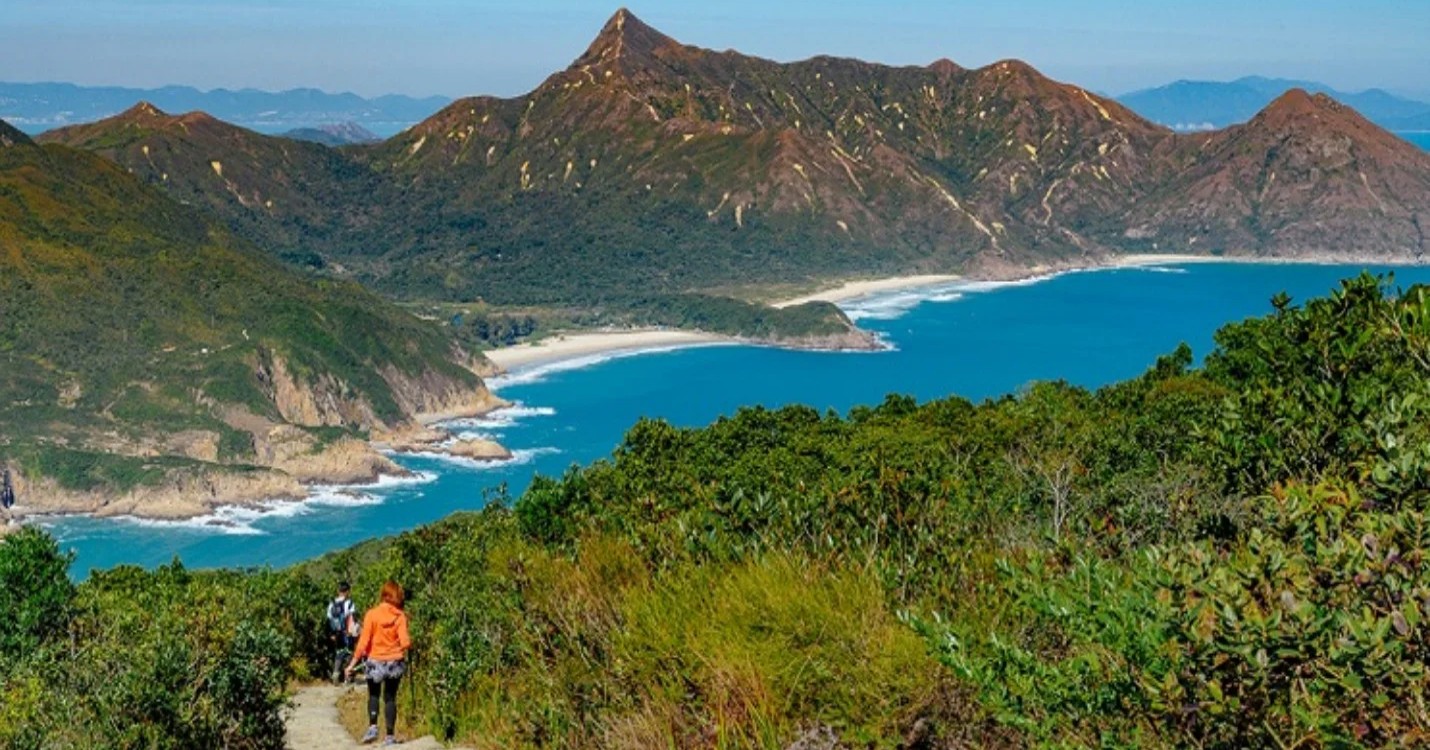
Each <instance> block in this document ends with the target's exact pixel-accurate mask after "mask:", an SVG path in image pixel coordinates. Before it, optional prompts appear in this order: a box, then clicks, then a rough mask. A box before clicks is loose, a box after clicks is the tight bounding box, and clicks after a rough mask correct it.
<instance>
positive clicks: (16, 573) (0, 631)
mask: <svg viewBox="0 0 1430 750" xmlns="http://www.w3.org/2000/svg"><path fill="white" fill-rule="evenodd" d="M73 560H74V556H73V555H72V554H71V555H66V554H62V553H61V552H60V548H59V545H58V544H56V543H55V540H54V539H52V538H50V536H49V535H47V534H45V533H43V532H41V531H37V530H35V529H31V528H24V529H20V530H19V531H17V532H15V533H13V534H11V535H9V536H8V537H6V538H5V539H4V540H3V541H0V612H4V613H5V616H4V617H3V618H0V661H3V663H4V666H0V671H3V670H4V669H5V668H6V667H8V666H9V665H11V664H13V663H14V662H15V661H17V660H20V659H23V658H26V657H27V656H30V655H32V654H33V653H34V652H35V651H36V650H37V649H39V648H40V646H41V645H42V644H44V643H45V642H47V641H49V640H50V639H51V638H53V637H54V636H56V635H58V634H61V633H63V632H65V629H66V628H67V627H68V626H69V618H70V604H71V602H72V600H73V599H74V585H73V584H71V583H70V580H69V566H70V563H71V562H73Z"/></svg>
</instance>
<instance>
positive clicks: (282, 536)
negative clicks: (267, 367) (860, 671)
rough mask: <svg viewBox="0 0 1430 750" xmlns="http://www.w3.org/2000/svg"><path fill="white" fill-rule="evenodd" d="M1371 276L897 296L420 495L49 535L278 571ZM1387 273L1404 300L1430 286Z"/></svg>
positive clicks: (1098, 362) (1213, 273)
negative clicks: (759, 433) (706, 440)
mask: <svg viewBox="0 0 1430 750" xmlns="http://www.w3.org/2000/svg"><path fill="white" fill-rule="evenodd" d="M1361 270H1362V268H1361V267H1360V266H1331V265H1293V264H1266V265H1260V264H1240V263H1207V264H1187V265H1169V266H1158V267H1148V268H1128V269H1117V270H1104V271H1097V272H1083V273H1070V274H1065V275H1061V276H1058V277H1055V278H1051V279H1046V280H1039V281H1035V282H1023V283H1016V284H961V285H950V286H949V287H945V288H942V289H924V290H920V291H919V292H916V293H890V294H886V295H881V296H879V297H875V298H871V299H867V300H859V301H855V302H853V303H850V304H848V305H846V307H847V309H848V310H849V312H850V314H851V316H853V317H855V318H857V319H858V320H859V322H860V324H861V325H863V326H864V327H866V328H869V329H871V330H875V331H877V332H879V333H880V334H881V335H882V336H883V338H884V339H885V340H886V341H887V342H888V343H889V344H890V347H891V348H890V350H888V351H885V352H878V353H818V352H800V351H787V350H780V349H770V348H759V347H746V346H709V347H695V348H686V349H676V350H668V351H662V352H651V353H644V354H641V355H640V356H620V357H614V358H609V359H603V358H600V357H597V358H593V359H591V360H588V361H586V362H584V363H580V362H578V363H574V365H580V366H573V363H567V364H566V365H563V366H560V367H555V368H549V369H548V370H547V371H544V372H543V371H540V370H538V371H533V372H526V373H518V374H517V375H516V376H514V377H509V378H505V379H503V380H499V381H497V383H496V384H495V385H496V387H497V389H498V392H499V393H500V395H502V396H503V397H505V398H507V399H509V400H512V401H514V402H517V403H518V404H519V405H520V406H519V407H518V408H516V409H512V410H508V411H505V412H501V413H498V414H495V415H492V416H491V417H490V418H488V419H484V420H473V421H471V422H468V423H463V424H462V425H460V429H459V431H463V432H470V433H476V434H482V435H487V436H492V437H495V438H497V439H499V440H501V441H502V442H503V443H504V444H506V445H508V446H509V447H511V448H512V449H513V450H514V451H515V453H516V457H515V459H514V460H513V461H512V462H509V463H506V464H500V465H488V466H477V465H474V464H470V463H465V462H459V461H453V460H450V459H441V458H436V457H422V456H408V457H402V458H401V459H400V460H401V462H402V463H403V464H404V465H405V466H407V467H408V468H409V469H412V470H413V471H415V472H418V475H417V476H416V477H414V478H412V479H406V480H396V481H388V482H385V483H383V484H382V485H379V486H378V487H375V488H353V489H344V488H325V489H323V490H322V491H321V492H318V493H317V494H316V495H315V497H314V499H313V500H311V501H309V502H307V503H303V504H275V505H273V506H272V507H270V508H268V509H263V510H252V509H243V510H238V509H234V510H226V511H224V512H222V513H220V514H218V515H217V516H216V517H214V518H211V519H201V520H198V521H194V522H188V523H183V524H173V523H157V522H139V521H133V520H129V519H87V518H72V519H62V520H54V521H50V522H47V523H46V525H47V526H48V527H49V528H50V529H51V530H52V531H53V532H54V533H55V534H56V535H57V536H58V537H59V538H60V540H61V544H62V546H64V547H66V548H71V549H74V550H75V551H76V552H77V554H78V558H77V561H76V564H75V572H76V573H78V574H80V575H83V574H85V573H87V571H89V570H90V569H92V568H108V567H112V566H114V565H118V564H126V563H132V564H138V565H143V566H146V567H148V566H153V565H157V564H162V563H166V562H168V561H169V560H171V559H173V558H174V557H176V556H177V557H178V558H179V559H180V560H182V561H183V563H184V564H185V565H187V566H190V567H215V566H252V565H275V566H279V565H285V564H289V563H293V562H297V561H299V560H304V559H308V558H311V557H314V556H317V555H320V554H322V553H324V552H329V551H332V550H336V549H340V548H343V547H346V546H348V545H351V544H353V543H355V542H358V541H361V540H363V539H368V538H371V537H375V536H383V535H388V534H393V533H397V532H400V531H403V530H405V529H409V528H412V527H415V526H417V525H420V524H423V523H427V522H431V521H434V520H437V519H439V518H442V517H444V516H446V515H448V514H450V513H452V512H455V511H459V510H471V509H478V508H481V507H483V506H484V505H486V504H487V503H488V502H491V501H494V500H498V499H500V498H501V497H503V493H502V490H501V488H502V487H503V485H504V486H505V496H506V497H511V498H514V497H516V496H518V495H519V494H520V492H521V490H522V489H524V488H525V486H526V485H527V484H528V483H529V481H530V479H531V477H532V475H533V473H536V472H539V473H542V474H546V475H555V474H560V473H561V472H562V471H564V470H565V469H566V467H568V466H570V465H571V464H573V463H588V462H590V461H593V460H597V459H599V458H602V457H604V456H607V455H609V454H610V452H611V450H612V449H613V448H614V447H615V446H616V445H617V443H618V442H619V440H620V438H621V435H622V434H623V432H624V431H625V430H626V429H628V428H629V427H630V426H631V425H632V424H633V423H634V422H635V421H636V420H637V419H638V418H640V417H642V416H648V417H656V418H663V419H667V420H669V421H671V422H672V423H675V424H677V425H682V426H695V425H701V424H705V423H708V422H710V421H712V420H714V419H716V418H718V417H720V416H721V415H725V414H730V413H733V412H734V411H735V410H736V409H738V408H740V407H741V406H749V405H763V406H768V407H778V406H782V405H785V404H792V403H800V404H807V405H810V406H812V407H815V408H818V409H821V410H824V409H833V410H836V411H839V412H844V411H846V410H847V409H849V408H850V407H851V406H855V405H858V404H873V403H877V402H878V401H880V400H882V399H883V398H884V396H885V395H886V394H889V393H900V394H908V395H912V396H914V397H916V398H918V399H919V400H928V399H934V398H941V397H945V396H951V395H956V396H961V397H964V398H970V399H975V400H977V399H983V398H990V397H995V396H998V395H1001V394H1004V393H1008V392H1014V391H1016V390H1017V389H1019V388H1020V387H1021V386H1023V385H1025V384H1027V383H1029V382H1031V381H1034V380H1045V379H1063V380H1067V381H1069V382H1072V383H1075V384H1078V385H1083V386H1087V387H1096V386H1099V385H1102V384H1105V383H1108V382H1111V381H1114V380H1118V379H1121V378H1125V377H1129V376H1132V375H1135V374H1137V373H1139V372H1141V371H1142V370H1144V369H1146V368H1147V367H1148V366H1150V365H1151V363H1152V361H1153V360H1154V359H1155V358H1156V357H1157V356H1158V355H1160V354H1164V353H1166V352H1168V351H1171V350H1172V349H1173V348H1175V347H1176V346H1177V344H1178V343H1180V342H1183V341H1185V342H1187V343H1188V344H1190V345H1191V346H1192V347H1193V349H1194V351H1195V352H1196V354H1197V357H1198V359H1200V357H1201V356H1203V355H1204V354H1205V353H1206V352H1207V351H1208V350H1209V349H1210V348H1211V345H1212V334H1213V333H1214V331H1215V330H1216V329H1217V328H1218V327H1219V326H1220V325H1222V324H1224V323H1227V322H1230V321H1233V320H1239V319H1242V318H1245V317H1247V316H1250V315H1259V314H1264V313H1265V312H1267V311H1268V310H1269V309H1270V305H1269V301H1268V300H1269V299H1270V297H1271V296H1272V295H1273V294H1275V293H1277V292H1279V291H1283V290H1284V291H1286V292H1288V293H1289V294H1291V295H1292V297H1293V299H1295V300H1304V299H1306V298H1308V297H1311V296H1316V295H1322V294H1325V293H1326V292H1328V291H1329V290H1330V289H1332V288H1333V287H1334V286H1335V285H1336V283H1337V281H1338V280H1339V279H1342V278H1345V277H1349V276H1353V275H1355V274H1357V273H1359V272H1360V271H1361ZM1371 270H1372V271H1373V272H1376V273H1391V272H1393V273H1394V277H1395V283H1396V284H1397V285H1401V286H1404V285H1409V284H1411V283H1416V282H1427V281H1430V269H1427V268H1421V267H1405V268H1398V269H1386V268H1378V269H1371Z"/></svg>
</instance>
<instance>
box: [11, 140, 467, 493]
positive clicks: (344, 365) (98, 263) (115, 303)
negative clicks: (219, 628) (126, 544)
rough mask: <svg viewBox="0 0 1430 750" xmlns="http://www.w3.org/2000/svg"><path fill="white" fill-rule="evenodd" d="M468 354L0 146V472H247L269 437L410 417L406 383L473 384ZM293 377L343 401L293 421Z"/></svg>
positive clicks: (138, 187)
mask: <svg viewBox="0 0 1430 750" xmlns="http://www.w3.org/2000/svg"><path fill="white" fill-rule="evenodd" d="M469 363H470V362H469V357H468V356H467V355H466V353H465V352H464V350H463V349H462V347H461V346H460V345H459V344H458V342H457V341H456V340H455V339H454V338H453V336H452V335H451V333H450V331H447V330H445V329H442V328H440V327H438V326H434V325H432V324H430V323H428V322H424V321H421V320H418V319H417V318H415V317H413V316H412V315H410V314H408V313H406V312H404V311H402V310H400V309H399V308H397V307H396V306H395V305H393V304H392V303H390V302H387V301H384V300H382V299H381V298H379V297H377V296H376V295H374V294H372V293H371V292H368V291H366V290H365V289H363V288H361V287H359V286H358V285H357V284H356V283H354V282H350V281H340V280H335V279H320V278H314V277H311V276H305V275H303V274H301V273H298V272H295V271H292V270H290V269H289V268H287V267H285V266H283V265H282V264H280V263H278V262H277V261H275V260H273V259H271V258H269V257H267V256H265V255H263V254H262V253H261V252H259V251H258V250H257V249H255V248H253V247H252V246H250V245H248V244H246V243H245V242H243V241H242V240H239V239H237V238H236V237H234V236H233V235H232V234H230V233H228V232H227V231H225V230H223V229H221V228H220V227H218V226H217V225H216V224H215V223H214V222H212V221H210V220H208V219H206V218H204V217H203V216H202V215H201V214H199V213H197V212H196V211H193V210H191V209H189V208H186V207H184V206H182V205H180V204H179V203H178V202H176V201H174V200H172V199H170V198H168V197H167V196H165V195H164V194H163V193H162V192H161V191H159V190H157V189H154V188H152V187H148V186H146V185H144V184H142V183H140V182H139V181H138V180H136V179H135V178H134V177H133V176H131V175H129V174H127V173H126V172H125V170H124V169H122V168H120V167H118V166H116V165H114V164H113V163H111V162H109V161H107V160H105V159H102V158H100V157H98V156H95V155H92V154H89V153H87V152H83V151H78V150H74V149H70V148H67V147H64V146H54V145H50V146H38V145H35V144H33V143H31V142H29V141H28V139H23V137H16V138H15V139H14V140H13V143H7V145H4V146H0V425H4V429H3V430H0V466H5V467H8V468H11V469H14V470H15V471H16V472H17V473H18V474H19V475H21V477H22V478H27V479H29V480H30V481H31V482H42V481H43V482H53V483H55V485H56V486H57V487H58V488H60V489H62V490H68V491H75V492H94V493H98V494H102V495H105V496H107V497H110V498H112V497H115V496H118V495H120V494H122V493H124V492H126V491H128V490H131V489H133V488H134V487H137V486H143V485H152V484H155V483H158V482H160V481H162V480H164V479H165V478H169V477H172V476H174V475H175V474H176V473H185V472H191V473H192V472H205V471H222V472H225V473H228V474H232V475H235V476H240V475H244V474H247V473H250V472H252V471H253V470H254V469H255V468H256V467H257V466H259V465H263V464H264V463H265V461H266V460H267V458H265V456H263V455H260V454H261V453H262V451H260V450H259V446H260V445H261V444H263V442H264V441H265V440H267V439H268V437H269V434H268V429H269V428H272V427H276V426H279V425H283V424H290V423H296V425H294V426H295V428H296V429H298V430H299V431H300V433H302V432H306V433H307V437H306V438H302V441H304V442H306V443H307V445H308V446H309V447H311V448H313V449H315V450H316V449H318V448H321V447H322V446H323V445H325V444H327V443H329V442H331V441H332V439H333V438H334V436H333V434H332V431H333V430H338V431H341V432H342V433H343V434H346V435H349V436H352V435H360V434H362V433H364V432H365V431H367V430H369V429H372V428H374V427H376V426H378V425H393V424H400V423H403V422H405V421H406V420H409V419H410V418H411V416H412V411H413V408H412V399H411V398H410V397H409V396H408V395H407V394H404V393H401V392H399V391H400V388H399V386H400V385H401V384H402V383H404V382H406V381H409V380H412V381H415V380H419V379H426V380H427V384H428V385H436V386H449V387H450V388H452V389H466V390H469V391H471V392H474V393H475V392H484V390H482V384H481V380H480V379H479V378H478V377H477V376H476V375H475V374H474V373H473V372H472V371H471V370H470V369H468V364H469ZM280 381H282V382H280ZM288 385H292V386H293V388H292V390H293V391H295V392H296V393H299V394H301V393H302V392H303V391H304V390H322V389H327V390H330V391H335V392H334V393H332V394H331V395H332V402H334V403H339V404H343V403H348V404H353V405H354V408H352V409H350V410H348V412H347V415H346V417H345V418H341V419H339V418H334V417H333V416H332V415H325V414H317V415H311V414H310V415H303V414H300V413H299V412H300V411H301V410H299V409H295V408H293V407H292V404H291V403H289V404H280V399H279V398H278V397H277V394H278V393H279V392H280V391H282V390H283V389H284V388H285V387H287V386H288ZM358 405H360V406H361V408H359V407H358ZM285 408H286V413H285ZM235 415H238V416H235ZM298 440H299V438H296V437H295V438H292V439H291V442H295V443H296V442H298ZM26 499H28V498H24V497H22V502H24V501H25V500H26Z"/></svg>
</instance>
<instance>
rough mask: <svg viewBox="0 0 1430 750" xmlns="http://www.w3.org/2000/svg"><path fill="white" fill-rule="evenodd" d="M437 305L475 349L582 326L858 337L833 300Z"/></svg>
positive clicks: (665, 298)
mask: <svg viewBox="0 0 1430 750" xmlns="http://www.w3.org/2000/svg"><path fill="white" fill-rule="evenodd" d="M434 307H435V308H436V309H438V310H441V311H442V312H444V313H445V314H446V315H449V316H450V318H449V323H450V325H451V327H452V330H453V332H454V333H455V335H456V337H457V339H458V340H459V341H462V342H464V343H467V344H469V345H470V346H472V347H474V348H475V347H484V348H492V347H500V346H512V345H514V344H516V343H519V342H521V341H525V340H528V339H532V338H540V337H542V336H545V335H547V334H550V333H553V332H556V331H566V330H571V329H581V328H617V329H629V328H678V329H684V330H697V331H703V332H706V333H717V334H723V335H726V336H735V337H739V338H745V339H750V340H755V341H763V342H770V343H779V344H801V343H804V342H807V341H818V340H822V339H834V338H838V337H844V336H851V335H857V333H856V332H855V330H854V324H853V323H852V322H851V321H850V320H849V318H848V316H846V315H845V314H844V312H843V311H841V310H840V309H839V308H838V307H837V306H835V305H834V304H832V303H829V302H807V303H804V304H802V305H792V306H789V307H771V306H768V305H763V304H758V303H754V302H747V301H745V300H740V299H734V298H732V297H722V296H716V295H707V294H654V295H645V296H631V297H627V298H623V299H622V300H620V301H619V302H613V303H611V304H610V305H609V306H604V305H603V306H600V307H597V308H590V309H582V308H559V309H549V308H537V309H534V310H533V309H531V308H522V309H516V310H503V309H501V308H492V307H490V306H485V305H482V306H464V305H437V306H434Z"/></svg>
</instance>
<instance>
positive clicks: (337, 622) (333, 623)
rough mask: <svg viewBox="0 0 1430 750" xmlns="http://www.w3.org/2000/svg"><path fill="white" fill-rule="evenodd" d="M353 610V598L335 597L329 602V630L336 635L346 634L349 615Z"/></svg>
mask: <svg viewBox="0 0 1430 750" xmlns="http://www.w3.org/2000/svg"><path fill="white" fill-rule="evenodd" d="M352 611H353V610H352V600H351V599H334V600H332V601H331V602H328V630H329V631H330V632H332V633H333V634H334V635H346V634H347V630H348V626H347V621H348V616H349V615H351V614H352Z"/></svg>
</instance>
